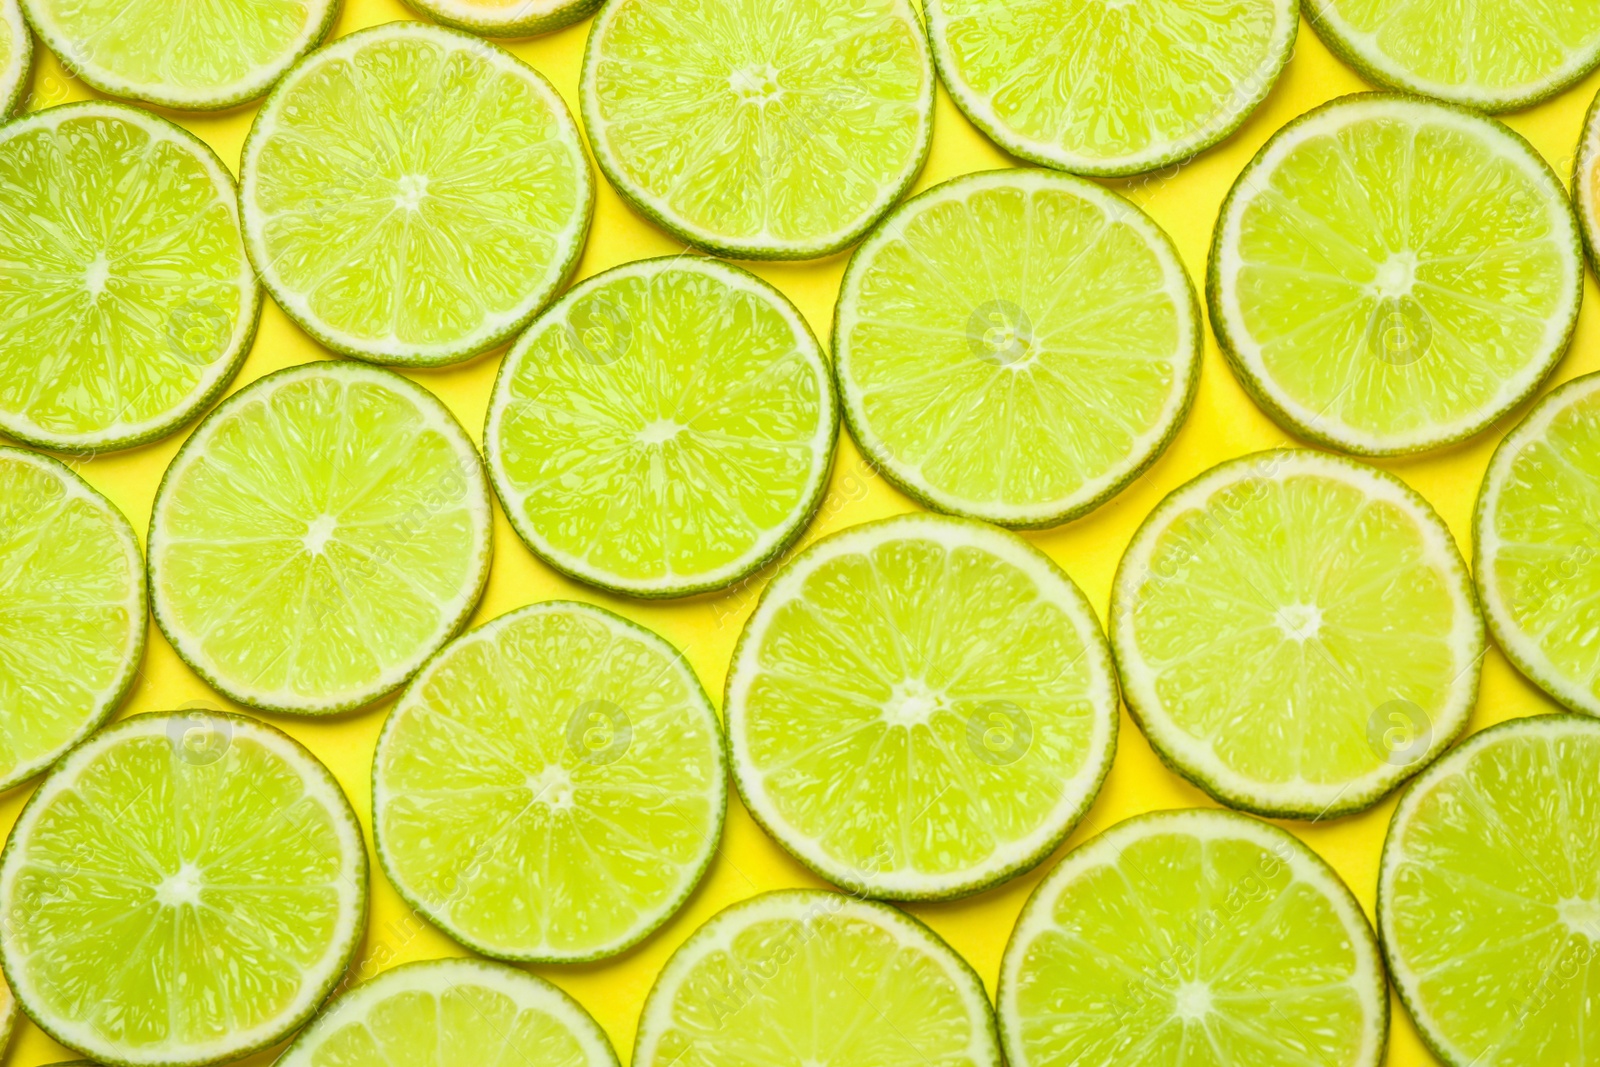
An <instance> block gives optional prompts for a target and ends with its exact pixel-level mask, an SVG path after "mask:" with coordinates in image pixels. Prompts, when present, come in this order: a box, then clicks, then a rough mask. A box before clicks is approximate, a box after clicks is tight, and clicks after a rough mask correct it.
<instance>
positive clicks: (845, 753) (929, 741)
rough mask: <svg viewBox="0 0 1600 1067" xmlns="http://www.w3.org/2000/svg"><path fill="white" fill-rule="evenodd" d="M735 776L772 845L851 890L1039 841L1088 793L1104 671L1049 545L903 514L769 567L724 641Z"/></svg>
mask: <svg viewBox="0 0 1600 1067" xmlns="http://www.w3.org/2000/svg"><path fill="white" fill-rule="evenodd" d="M723 708H724V710H725V713H726V715H727V720H728V741H729V752H730V754H731V756H732V762H733V770H734V782H735V783H736V784H737V785H738V787H739V793H740V795H741V796H742V797H743V798H744V802H745V807H747V808H749V809H750V813H751V814H752V815H754V816H755V818H756V821H758V822H759V823H761V825H762V826H763V827H765V828H766V829H767V831H768V832H769V833H771V834H772V836H773V837H775V838H777V840H778V843H779V844H781V845H783V847H784V848H786V849H788V850H789V851H790V852H791V853H793V854H794V856H795V857H796V858H797V859H799V860H800V861H801V862H802V863H804V864H806V866H808V867H810V868H811V869H812V870H814V871H816V872H817V873H818V874H820V875H822V877H824V878H826V879H828V880H829V881H831V882H833V883H835V884H837V885H840V886H844V887H845V888H847V889H850V890H852V891H855V892H857V893H861V894H864V895H867V896H875V897H887V898H892V899H900V900H927V899H938V898H948V897H956V896H962V895H965V894H968V893H974V892H977V891H978V890H980V889H985V888H988V887H989V886H992V885H996V884H998V883H1000V882H1003V881H1005V880H1006V879H1007V878H1010V877H1012V876H1013V875H1015V874H1018V873H1020V872H1022V871H1025V870H1027V869H1029V868H1030V867H1033V866H1034V865H1035V864H1037V863H1039V861H1040V860H1042V859H1044V858H1045V857H1046V856H1048V855H1049V854H1050V852H1051V851H1052V850H1053V849H1054V848H1055V847H1056V846H1057V845H1059V844H1060V843H1061V841H1062V840H1063V839H1064V838H1065V837H1066V836H1067V834H1068V833H1069V832H1070V831H1071V830H1072V827H1073V826H1074V825H1075V824H1076V823H1077V821H1078V819H1080V818H1081V817H1082V816H1083V813H1084V812H1085V811H1086V810H1088V807H1089V804H1090V803H1091V802H1092V801H1093V800H1094V797H1095V794H1096V793H1098V792H1099V790H1100V783H1101V782H1102V781H1103V780H1104V778H1105V775H1106V771H1107V770H1108V769H1109V768H1110V766H1111V756H1112V753H1113V751H1114V750H1115V748H1116V737H1117V683H1116V679H1115V676H1114V673H1113V670H1112V665H1111V656H1110V652H1109V650H1108V649H1107V647H1106V643H1105V637H1104V636H1103V635H1102V634H1101V632H1100V626H1099V623H1098V622H1096V620H1095V617H1094V610H1093V609H1092V608H1091V607H1090V606H1089V602H1088V600H1086V599H1085V598H1084V596H1083V594H1082V593H1081V592H1080V591H1079V590H1078V587H1077V586H1076V585H1074V584H1073V583H1072V579H1071V578H1068V577H1067V575H1066V574H1065V573H1064V572H1063V571H1062V570H1061V569H1060V568H1059V567H1057V566H1056V565H1055V564H1054V563H1053V562H1051V560H1050V559H1049V557H1047V556H1045V555H1044V554H1043V553H1042V552H1040V551H1038V550H1037V549H1035V548H1033V547H1032V546H1031V545H1029V544H1028V543H1027V542H1026V541H1023V540H1022V539H1021V538H1019V537H1016V536H1015V535H1012V534H1008V533H1005V532H1004V531H1001V530H996V529H994V528H993V527H990V526H984V525H982V524H981V523H976V522H969V521H966V520H962V519H950V518H942V517H939V516H934V515H922V514H916V515H906V516H902V517H900V518H895V519H888V520H885V521H882V522H874V523H868V524H866V525H864V526H856V527H853V528H851V529H848V530H845V531H843V532H841V533H838V534H834V535H833V536H831V537H828V538H825V539H823V540H822V541H819V542H817V543H816V544H815V545H813V546H811V547H810V548H809V549H807V550H806V551H805V552H803V553H801V554H800V555H799V556H797V557H795V558H794V559H793V560H792V561H790V562H789V563H788V564H786V565H785V566H784V568H783V570H781V571H779V572H778V574H777V575H776V576H775V577H774V578H773V579H772V582H771V583H770V584H769V585H768V586H767V589H766V592H765V593H764V594H762V598H761V603H760V604H759V605H758V606H757V607H756V610H755V613H754V614H753V615H752V616H751V617H750V621H749V622H748V623H746V624H745V630H744V633H743V635H741V636H740V638H739V644H738V647H737V649H736V650H735V652H734V658H733V666H732V668H731V669H730V671H729V674H728V689H727V697H726V699H725V700H724V701H723Z"/></svg>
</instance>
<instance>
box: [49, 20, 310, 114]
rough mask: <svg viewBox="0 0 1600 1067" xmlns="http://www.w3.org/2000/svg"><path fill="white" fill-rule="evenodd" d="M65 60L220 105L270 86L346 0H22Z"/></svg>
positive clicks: (84, 70)
mask: <svg viewBox="0 0 1600 1067" xmlns="http://www.w3.org/2000/svg"><path fill="white" fill-rule="evenodd" d="M22 6H23V8H24V9H25V10H26V11H27V15H28V21H29V22H31V23H33V28H34V29H35V30H37V31H39V38H40V40H42V41H44V43H45V44H47V45H49V46H50V50H51V51H52V52H54V53H55V54H56V55H57V56H59V57H60V59H61V64H62V66H64V67H65V68H66V69H67V70H69V71H71V72H72V73H73V74H74V75H76V76H77V77H79V78H82V79H83V80H84V81H86V82H88V83H89V84H90V85H92V86H94V87H95V88H96V89H99V90H100V91H101V92H104V93H110V94H111V95H112V96H121V97H126V98H128V99H131V100H142V101H145V102H147V103H151V104H160V105H161V106H163V107H174V108H185V109H190V110H196V111H202V110H203V111H210V110H217V109H220V108H228V107H233V106H235V105H237V104H242V103H245V102H246V101H248V100H254V99H255V98H256V97H258V96H261V95H262V94H263V93H265V92H266V91H267V90H268V89H270V88H271V87H272V84H273V83H274V82H276V81H277V80H278V79H279V78H281V77H283V72H284V71H286V70H288V69H289V66H290V64H292V63H293V62H294V61H295V60H296V59H299V58H300V57H301V56H303V55H305V54H306V53H307V52H309V51H311V50H312V49H313V48H315V47H316V46H317V45H318V44H320V43H321V41H322V39H323V38H324V37H326V36H327V34H328V31H329V30H330V29H332V28H333V20H334V16H336V15H337V14H338V13H339V3H338V0H273V2H271V3H262V2H260V0H204V2H201V3H188V2H183V0H179V2H174V0H22Z"/></svg>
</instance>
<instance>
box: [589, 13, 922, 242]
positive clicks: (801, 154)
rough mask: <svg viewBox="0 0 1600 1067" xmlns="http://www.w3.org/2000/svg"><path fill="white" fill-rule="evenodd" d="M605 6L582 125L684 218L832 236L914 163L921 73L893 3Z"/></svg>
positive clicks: (724, 230) (731, 233)
mask: <svg viewBox="0 0 1600 1067" xmlns="http://www.w3.org/2000/svg"><path fill="white" fill-rule="evenodd" d="M613 7H614V13H608V14H607V16H606V21H605V23H604V27H603V29H604V32H603V35H601V36H600V37H599V38H598V39H597V41H596V42H595V43H594V45H593V46H592V47H594V48H596V49H598V52H597V54H596V55H595V56H594V57H593V59H592V60H591V62H594V63H596V64H597V67H596V70H595V82H594V90H593V91H594V99H593V100H592V101H591V102H590V103H589V104H586V107H589V108H590V109H591V113H596V114H597V115H598V117H599V122H600V128H599V129H595V130H594V131H593V133H594V135H595V137H596V138H597V139H598V140H600V141H602V142H604V148H605V150H606V152H607V154H608V155H609V156H610V157H611V159H612V162H613V166H615V167H616V168H618V169H619V170H620V171H621V172H622V175H623V176H624V178H625V180H626V182H627V183H628V184H630V185H633V186H635V187H637V188H638V189H640V190H641V191H642V192H643V194H644V195H645V196H646V197H647V198H649V200H651V201H653V202H657V203H659V204H660V205H661V209H662V210H664V211H667V212H669V213H670V214H671V215H672V216H674V217H676V218H678V219H681V220H682V221H683V222H684V223H686V224H687V225H688V226H690V227H691V228H693V229H694V230H696V231H701V232H705V233H710V234H715V235H718V236H720V237H722V238H725V239H728V240H741V241H759V240H769V241H776V242H811V241H818V240H825V239H829V238H833V237H836V236H838V235H841V234H844V233H847V232H848V231H851V230H853V229H856V228H859V227H860V226H862V225H865V223H866V222H867V221H868V219H869V218H870V217H871V215H872V213H873V211H874V210H875V209H876V208H877V207H879V206H880V205H881V203H882V200H883V197H884V192H885V190H886V189H894V188H897V187H898V186H899V185H901V184H902V183H903V182H904V181H905V180H906V179H907V177H908V176H909V174H910V173H911V172H912V171H913V170H914V169H915V167H916V166H917V164H918V162H919V161H920V158H921V154H922V142H923V137H924V132H925V131H924V126H925V117H924V111H925V107H926V104H925V97H926V95H927V93H928V80H929V77H930V72H929V69H928V64H927V60H926V59H925V58H924V54H923V46H922V43H921V39H920V37H919V34H920V33H921V29H920V27H919V26H917V25H916V24H915V22H914V21H913V20H912V19H910V18H907V17H906V14H905V13H904V10H903V7H904V5H902V4H901V3H900V2H898V0H847V2H844V3H839V2H832V3H825V2H822V0H808V2H805V3H799V4H771V3H768V2H767V0H732V2H729V3H722V4H715V5H707V4H703V3H701V2H699V0H648V2H647V0H625V2H624V3H621V4H617V5H613Z"/></svg>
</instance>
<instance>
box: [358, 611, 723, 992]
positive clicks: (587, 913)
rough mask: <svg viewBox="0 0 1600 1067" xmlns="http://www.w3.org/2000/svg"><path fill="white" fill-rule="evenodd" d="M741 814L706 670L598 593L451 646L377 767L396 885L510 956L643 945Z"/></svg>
mask: <svg viewBox="0 0 1600 1067" xmlns="http://www.w3.org/2000/svg"><path fill="white" fill-rule="evenodd" d="M726 807H727V767H726V766H725V764H724V759H723V752H722V731H721V729H720V728H719V727H718V725H717V716H716V712H715V711H714V710H712V707H711V702H710V700H708V699H707V698H706V695H705V691H704V690H703V689H701V687H700V682H699V680H698V679H697V678H696V677H695V675H694V671H693V670H692V669H691V668H690V667H689V665H688V663H687V662H686V661H685V660H684V659H683V657H682V656H681V655H679V653H678V650H677V649H675V648H673V647H672V646H671V645H669V644H667V643H666V642H665V641H663V640H662V639H661V638H660V637H658V636H656V635H655V634H653V633H651V632H650V631H649V630H646V629H644V628H643V627H641V626H637V625H635V624H633V623H631V622H628V621H627V620H626V619H623V618H621V617H620V616H617V615H613V614H611V612H609V611H606V610H604V609H603V608H596V607H590V606H588V605H586V604H576V603H569V602H562V601H552V602H550V603H546V604H535V605H533V606H532V607H527V608H523V609H522V610H520V611H514V612H512V613H510V614H508V615H502V616H500V617H499V618H498V619H495V620H494V621H493V622H490V623H488V624H487V625H484V626H482V627H479V628H478V629H476V630H473V631H472V632H471V633H469V634H466V635H465V636H463V637H462V638H461V639H460V640H458V641H456V642H455V643H453V644H451V645H450V646H449V647H447V648H446V649H445V650H444V651H443V652H442V653H440V654H439V656H438V657H437V658H436V659H435V660H434V661H433V662H432V663H430V664H428V666H427V667H426V668H425V669H424V670H423V672H422V673H421V674H420V675H418V676H417V679H416V680H415V681H414V682H412V683H411V686H410V688H409V689H407V690H406V693H405V695H404V696H403V697H401V698H400V702H399V703H398V704H397V705H396V706H395V710H394V712H393V714H392V715H390V717H389V721H388V722H387V723H386V724H385V725H384V728H383V734H382V736H381V737H380V738H379V740H378V751H377V755H376V757H375V759H374V762H373V771H372V808H373V836H374V839H375V841H376V845H377V850H378V859H379V861H380V862H381V863H382V864H383V869H384V870H385V871H386V872H387V873H388V875H389V881H391V882H392V883H394V887H395V889H396V890H398V891H399V893H400V895H401V896H402V897H404V898H405V899H406V901H407V902H408V903H409V904H410V905H411V906H412V907H413V908H415V909H417V910H418V911H419V912H421V913H422V914H424V915H426V916H427V917H428V918H429V919H430V920H432V921H433V922H434V923H436V924H438V925H439V926H440V927H442V928H443V929H444V931H445V932H446V933H448V934H450V936H452V937H454V938H455V939H456V940H458V941H460V942H461V943H462V944H465V945H467V946H468V947H470V948H472V949H475V950H476V951H478V952H482V953H483V954H485V955H488V956H496V957H499V958H500V959H515V960H535V961H539V962H545V963H556V962H571V961H576V960H592V959H598V958H600V957H602V956H613V955H616V954H617V953H618V952H621V951H622V950H623V949H625V948H628V947H629V946H630V945H633V944H636V943H637V942H638V941H640V940H642V939H643V938H644V937H645V936H646V935H648V934H649V933H650V932H651V931H652V930H654V929H655V928H656V927H658V926H660V925H661V924H662V923H664V922H666V920H667V918H668V917H669V916H671V915H672V913H673V912H675V911H677V910H678V908H679V906H681V905H682V904H683V902H684V900H685V898H687V897H688V895H689V893H690V892H691V891H692V890H693V889H694V887H695V884H696V883H698V882H699V880H700V876H701V875H702V874H703V873H705V869H706V866H707V864H709V863H710V862H711V856H712V853H713V852H715V851H716V847H717V841H718V840H719V839H720V838H721V836H722V817H723V813H724V811H725V809H726Z"/></svg>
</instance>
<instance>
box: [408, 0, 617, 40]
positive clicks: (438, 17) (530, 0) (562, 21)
mask: <svg viewBox="0 0 1600 1067" xmlns="http://www.w3.org/2000/svg"><path fill="white" fill-rule="evenodd" d="M405 2H406V4H407V5H408V6H410V7H412V8H415V9H416V10H417V11H420V12H421V13H422V14H424V15H427V16H428V17H429V18H431V19H433V21H435V22H437V23H439V24H440V25H443V26H449V27H450V28H451V29H456V30H463V31H465V32H467V33H477V34H482V35H483V36H485V37H534V36H537V35H539V34H541V33H551V32H553V31H555V30H559V29H561V28H562V27H563V26H570V25H572V24H573V23H574V22H582V21H583V20H584V19H586V18H588V17H589V16H590V15H592V14H594V13H595V12H596V11H598V10H599V9H600V5H601V4H603V3H604V2H605V0H526V2H524V3H521V4H516V5H510V4H508V5H506V7H505V10H506V11H507V12H513V13H514V12H521V11H530V12H532V13H531V14H512V15H510V16H509V17H508V16H506V15H498V16H497V15H495V14H493V13H492V11H493V8H490V7H484V8H483V10H482V12H480V11H478V10H476V9H475V7H474V5H473V4H472V3H471V2H470V0H467V2H463V0H405Z"/></svg>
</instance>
